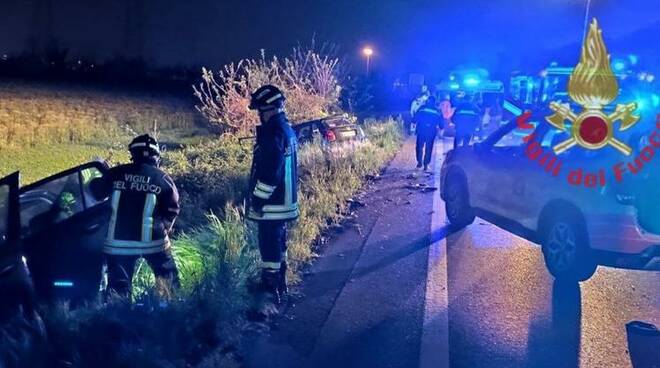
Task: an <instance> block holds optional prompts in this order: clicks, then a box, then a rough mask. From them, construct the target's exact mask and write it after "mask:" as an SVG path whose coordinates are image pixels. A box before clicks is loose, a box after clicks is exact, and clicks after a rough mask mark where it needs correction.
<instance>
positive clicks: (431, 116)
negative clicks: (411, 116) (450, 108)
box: [415, 105, 444, 137]
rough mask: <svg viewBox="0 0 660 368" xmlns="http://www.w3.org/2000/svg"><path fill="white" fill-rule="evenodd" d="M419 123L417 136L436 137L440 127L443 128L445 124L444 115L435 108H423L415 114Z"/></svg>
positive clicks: (427, 106)
mask: <svg viewBox="0 0 660 368" xmlns="http://www.w3.org/2000/svg"><path fill="white" fill-rule="evenodd" d="M415 122H416V123H417V135H421V136H424V137H431V136H435V135H436V134H437V133H438V127H440V129H442V128H443V125H444V122H443V119H442V115H441V114H440V112H438V110H436V109H435V107H433V106H429V105H426V106H423V107H422V108H420V109H419V110H417V113H416V114H415Z"/></svg>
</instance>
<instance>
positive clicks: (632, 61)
mask: <svg viewBox="0 0 660 368" xmlns="http://www.w3.org/2000/svg"><path fill="white" fill-rule="evenodd" d="M628 60H630V64H632V65H637V62H638V61H639V58H638V57H637V55H634V54H630V55H628Z"/></svg>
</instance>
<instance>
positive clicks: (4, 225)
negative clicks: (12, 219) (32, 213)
mask: <svg viewBox="0 0 660 368" xmlns="http://www.w3.org/2000/svg"><path fill="white" fill-rule="evenodd" d="M8 227H9V185H2V186H0V248H2V247H4V245H5V243H7V239H8V237H9V234H8V230H9V229H8Z"/></svg>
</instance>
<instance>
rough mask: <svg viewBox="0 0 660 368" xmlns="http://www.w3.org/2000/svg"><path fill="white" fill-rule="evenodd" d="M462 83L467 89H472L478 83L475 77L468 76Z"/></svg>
mask: <svg viewBox="0 0 660 368" xmlns="http://www.w3.org/2000/svg"><path fill="white" fill-rule="evenodd" d="M463 83H465V85H466V86H468V87H474V86H478V85H479V83H480V81H479V79H478V78H477V77H473V76H469V77H466V78H465V80H463Z"/></svg>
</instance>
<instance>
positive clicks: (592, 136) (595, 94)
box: [517, 19, 660, 188]
mask: <svg viewBox="0 0 660 368" xmlns="http://www.w3.org/2000/svg"><path fill="white" fill-rule="evenodd" d="M568 95H569V96H570V98H571V99H572V100H573V101H574V102H575V103H577V104H579V105H580V106H582V111H581V112H578V113H576V112H574V111H573V110H572V109H571V107H570V105H568V104H562V103H560V102H556V101H553V102H551V103H550V109H551V110H552V111H553V112H554V114H552V115H550V116H547V117H546V118H545V120H546V121H547V122H548V123H550V124H551V125H552V126H553V127H554V128H555V129H558V130H560V131H562V132H566V133H568V134H570V138H568V139H566V140H565V141H563V142H560V143H558V144H556V145H555V146H554V147H552V151H553V152H544V151H543V149H542V148H541V144H540V143H539V142H537V141H536V140H535V138H536V137H535V136H534V134H533V133H531V134H529V135H528V136H526V137H525V139H524V141H525V143H526V144H527V147H526V151H525V154H526V156H527V157H528V158H529V159H530V160H532V161H536V162H538V163H539V164H540V165H541V166H543V167H544V168H545V170H546V171H547V172H549V173H550V174H552V175H553V176H559V175H560V173H561V168H562V162H561V160H560V159H559V157H558V156H557V155H559V154H561V153H563V152H565V151H567V150H569V149H571V148H573V147H575V146H580V147H582V148H585V149H588V150H599V149H601V148H604V147H606V146H611V147H612V148H614V149H616V150H618V151H619V152H621V153H622V154H623V155H624V157H625V156H630V155H631V154H632V152H633V149H632V148H631V147H630V146H628V145H627V144H626V143H624V142H622V141H621V140H619V139H617V137H616V136H615V129H614V123H615V122H617V121H620V122H621V124H620V126H619V130H620V131H624V130H626V129H629V128H630V127H632V126H633V125H635V124H636V123H637V122H638V121H639V120H640V116H638V115H635V114H634V112H635V110H637V104H636V103H635V102H630V103H625V104H617V106H616V108H615V109H614V112H613V113H611V114H609V115H608V114H606V113H605V112H603V108H604V107H606V106H607V105H609V104H610V103H612V101H614V100H615V99H616V98H617V96H618V95H619V85H618V82H617V79H616V76H615V75H614V73H613V72H612V68H611V67H610V56H609V54H608V52H607V48H606V46H605V42H604V41H603V36H602V31H601V29H600V28H599V27H598V21H597V20H596V19H594V20H593V21H592V23H591V25H590V27H589V33H588V35H587V37H586V39H585V41H584V44H583V45H582V53H581V56H580V62H579V63H578V64H577V66H576V67H575V69H574V70H573V72H572V74H571V76H570V79H569V82H568ZM531 115H532V114H531V112H529V111H527V112H525V113H524V114H522V115H521V116H519V117H518V120H517V123H518V124H517V125H518V128H520V129H523V130H524V129H533V128H534V126H533V125H532V124H530V123H528V120H529V118H530V117H531ZM566 121H568V122H569V123H570V126H567V124H566V123H565V122H566ZM647 141H648V145H647V146H645V147H643V148H642V149H641V151H640V153H639V155H638V156H637V157H635V158H634V159H633V160H632V161H628V162H624V161H621V162H618V163H616V164H614V165H613V166H612V167H611V169H610V170H611V172H612V174H613V176H614V178H615V180H616V181H617V182H621V181H623V178H624V174H625V173H626V172H630V173H632V174H637V173H639V172H640V171H641V170H642V169H643V168H644V167H645V165H646V164H647V163H649V162H650V161H651V160H652V159H653V158H654V156H655V149H656V148H658V149H660V114H658V117H657V120H656V130H655V131H653V132H652V133H651V134H650V135H649V136H648V140H647ZM606 170H607V169H606V168H602V169H599V170H598V171H597V172H592V173H587V172H584V170H583V169H581V168H578V169H575V170H571V172H569V173H568V175H567V180H568V183H569V184H572V185H584V186H586V187H591V188H593V187H602V186H605V184H606V175H605V172H606Z"/></svg>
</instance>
